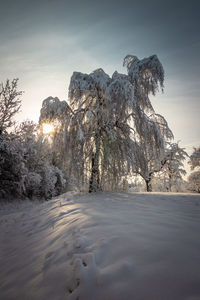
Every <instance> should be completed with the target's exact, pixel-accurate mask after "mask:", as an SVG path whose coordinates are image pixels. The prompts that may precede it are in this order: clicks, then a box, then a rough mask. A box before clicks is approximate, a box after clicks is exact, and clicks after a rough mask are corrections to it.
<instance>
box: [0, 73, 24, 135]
mask: <svg viewBox="0 0 200 300" xmlns="http://www.w3.org/2000/svg"><path fill="white" fill-rule="evenodd" d="M17 85H18V79H13V80H12V81H11V82H10V81H9V80H7V81H6V83H5V84H3V83H1V84H0V133H1V132H3V131H5V130H6V129H8V128H10V127H12V126H13V125H14V124H15V121H14V120H13V117H14V116H15V114H16V113H17V112H19V110H20V107H21V99H20V96H21V95H22V93H23V92H22V91H18V90H17Z"/></svg>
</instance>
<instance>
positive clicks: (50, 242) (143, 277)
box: [0, 193, 200, 300]
mask: <svg viewBox="0 0 200 300" xmlns="http://www.w3.org/2000/svg"><path fill="white" fill-rule="evenodd" d="M0 299H2V300H8V299H9V300H11V299H13V300H14V299H20V300H22V299H25V300H26V299H30V300H35V299H37V300H40V299H41V300H43V299H44V300H46V299H51V300H54V299H55V300H58V299H59V300H61V299H62V300H63V299H69V300H72V299H74V300H77V299H79V300H108V299H109V300H112V299H113V300H127V299H130V300H132V299H133V300H139V299H140V300H142V299H148V300H151V299H153V300H156V299H158V300H197V299H200V196H199V195H192V194H161V193H151V194H149V193H99V194H89V195H88V194H87V195H78V194H75V193H67V194H64V195H62V196H60V197H57V198H55V199H53V200H52V201H49V202H43V203H39V202H22V203H15V204H13V203H12V204H5V205H1V207H0Z"/></svg>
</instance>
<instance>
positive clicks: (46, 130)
mask: <svg viewBox="0 0 200 300" xmlns="http://www.w3.org/2000/svg"><path fill="white" fill-rule="evenodd" d="M42 131H43V134H49V133H51V132H53V131H54V127H53V125H52V124H49V123H44V124H43V125H42Z"/></svg>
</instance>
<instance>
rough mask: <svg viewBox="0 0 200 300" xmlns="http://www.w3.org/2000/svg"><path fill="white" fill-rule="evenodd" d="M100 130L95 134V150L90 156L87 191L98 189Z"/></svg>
mask: <svg viewBox="0 0 200 300" xmlns="http://www.w3.org/2000/svg"><path fill="white" fill-rule="evenodd" d="M100 136H101V135H100V132H99V133H98V134H96V143H95V144H96V151H95V153H94V154H93V157H92V170H91V177H90V182H89V193H92V192H97V191H100V174H99V173H100V172H99V157H100V146H101V138H100Z"/></svg>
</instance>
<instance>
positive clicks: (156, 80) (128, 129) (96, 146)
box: [69, 55, 173, 192]
mask: <svg viewBox="0 0 200 300" xmlns="http://www.w3.org/2000/svg"><path fill="white" fill-rule="evenodd" d="M124 65H125V66H127V69H128V75H125V74H119V73H117V72H115V73H114V74H113V76H112V77H111V78H110V77H109V76H108V75H107V74H106V73H105V72H104V71H103V70H102V69H98V70H96V71H94V72H93V73H91V74H89V75H88V74H82V73H79V72H74V74H73V76H72V78H71V82H70V87H69V99H70V104H71V107H72V109H73V114H72V117H71V122H70V124H69V132H70V133H71V134H70V136H71V137H72V142H73V143H72V148H73V150H74V151H72V152H73V155H74V158H73V159H72V161H73V163H74V166H76V168H77V169H78V170H81V172H82V174H81V177H82V178H83V177H84V174H86V175H87V176H88V174H90V175H89V191H90V192H92V191H97V190H99V189H101V188H102V186H105V185H106V178H110V179H111V180H112V182H113V183H117V182H119V178H120V177H121V176H126V175H128V174H131V173H138V174H141V176H142V177H143V178H144V179H145V181H146V183H147V189H148V190H149V191H150V190H151V187H150V184H149V182H150V180H151V178H150V176H151V173H152V168H154V171H155V168H156V170H157V169H158V168H160V167H161V166H162V155H163V154H164V148H165V142H166V141H167V140H168V139H171V138H172V137H173V135H172V132H171V130H170V129H169V128H168V125H167V122H166V121H165V119H164V118H163V117H162V116H160V115H157V114H155V112H154V110H153V107H152V105H151V102H150V99H149V94H150V93H152V94H153V95H155V93H156V91H157V90H158V89H159V86H160V87H161V89H162V88H163V81H164V71H163V68H162V65H161V63H160V62H159V60H158V58H157V56H156V55H153V56H150V57H149V58H145V59H143V60H139V59H138V58H137V57H136V56H131V55H128V56H126V58H125V60H124ZM150 167H151V168H150ZM79 174H80V173H79Z"/></svg>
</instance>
